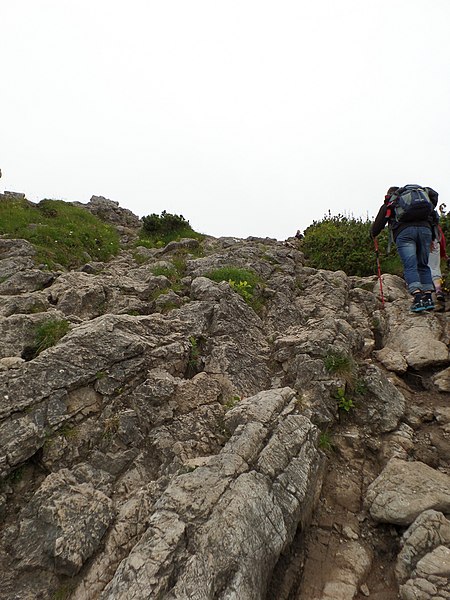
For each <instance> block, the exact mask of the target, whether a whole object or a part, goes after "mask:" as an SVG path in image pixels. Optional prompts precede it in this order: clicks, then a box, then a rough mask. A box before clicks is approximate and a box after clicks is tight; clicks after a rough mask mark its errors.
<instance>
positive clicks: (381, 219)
mask: <svg viewBox="0 0 450 600" xmlns="http://www.w3.org/2000/svg"><path fill="white" fill-rule="evenodd" d="M387 207H388V205H387V204H383V206H382V207H381V208H380V210H379V211H378V214H377V216H376V217H375V221H374V222H373V223H372V227H371V228H370V235H371V236H372V237H373V238H376V237H377V235H380V233H381V232H382V231H383V229H384V228H385V227H386V223H387V222H388V218H387V216H386V212H387Z"/></svg>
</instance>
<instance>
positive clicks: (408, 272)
mask: <svg viewBox="0 0 450 600" xmlns="http://www.w3.org/2000/svg"><path fill="white" fill-rule="evenodd" d="M437 202H438V193H437V192H435V191H434V190H433V189H432V188H430V187H421V186H418V185H406V186H404V187H402V188H399V187H397V186H395V187H390V188H389V189H388V191H387V194H386V196H385V200H384V203H383V205H382V206H381V208H380V210H379V211H378V214H377V216H376V218H375V221H374V222H373V224H372V227H371V235H372V237H374V238H375V237H377V236H378V235H379V234H380V233H381V231H382V230H383V229H384V228H385V226H386V225H387V224H389V227H390V229H391V234H392V237H393V240H394V242H395V245H396V246H397V251H398V254H399V256H400V259H401V261H402V263H403V274H404V278H405V281H406V285H407V286H408V291H409V293H410V294H411V295H412V297H413V302H412V305H411V310H412V311H413V312H420V311H423V310H430V309H433V308H434V303H433V298H432V295H431V294H432V292H433V291H434V286H433V280H432V277H431V270H430V267H429V266H428V258H429V254H430V247H431V242H432V240H433V239H434V238H435V237H436V233H435V230H436V226H437V223H438V220H439V217H438V214H437V212H436V210H435V207H436V205H437Z"/></svg>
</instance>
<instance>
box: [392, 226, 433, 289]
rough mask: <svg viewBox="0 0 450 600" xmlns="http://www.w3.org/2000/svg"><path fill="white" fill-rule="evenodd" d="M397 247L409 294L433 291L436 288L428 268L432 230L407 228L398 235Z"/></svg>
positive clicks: (427, 228)
mask: <svg viewBox="0 0 450 600" xmlns="http://www.w3.org/2000/svg"><path fill="white" fill-rule="evenodd" d="M395 245H396V246H397V251H398V253H399V256H400V258H401V261H402V263H403V271H404V273H403V274H404V277H405V281H406V285H407V286H408V290H409V292H410V293H411V294H412V293H413V292H415V291H416V290H421V291H432V290H433V289H434V286H433V280H432V278H431V270H430V267H429V266H428V257H429V255H430V246H431V229H430V228H429V227H416V226H415V225H411V226H409V227H405V229H403V230H402V231H400V233H399V234H398V235H397V238H396V240H395Z"/></svg>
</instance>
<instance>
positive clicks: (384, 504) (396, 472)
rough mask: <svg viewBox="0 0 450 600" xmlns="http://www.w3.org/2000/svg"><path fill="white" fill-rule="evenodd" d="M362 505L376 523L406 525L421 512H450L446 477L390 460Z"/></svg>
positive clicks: (418, 465) (449, 478)
mask: <svg viewBox="0 0 450 600" xmlns="http://www.w3.org/2000/svg"><path fill="white" fill-rule="evenodd" d="M365 503H366V505H367V507H368V509H369V511H370V514H371V516H372V517H373V518H374V519H376V520H377V521H381V522H385V523H395V524H397V525H410V524H411V523H412V522H413V521H414V520H415V519H416V518H417V517H418V516H419V515H420V514H421V513H422V512H423V511H425V510H429V509H434V510H437V511H442V512H444V513H445V512H449V511H450V476H449V475H446V474H444V473H441V472H439V471H436V470H435V469H432V468H431V467H428V466H427V465H425V464H424V463H421V462H418V461H414V462H405V461H403V460H399V459H397V458H392V459H391V460H390V461H389V462H388V464H387V465H386V467H385V468H384V470H383V471H382V473H381V474H380V475H379V477H377V479H376V480H375V481H374V482H373V483H372V484H371V485H370V486H369V488H368V490H367V494H366V499H365Z"/></svg>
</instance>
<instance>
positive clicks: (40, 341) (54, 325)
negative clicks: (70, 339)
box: [34, 319, 70, 356]
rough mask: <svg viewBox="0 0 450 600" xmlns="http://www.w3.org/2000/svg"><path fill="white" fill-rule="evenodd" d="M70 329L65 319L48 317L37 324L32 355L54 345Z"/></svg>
mask: <svg viewBox="0 0 450 600" xmlns="http://www.w3.org/2000/svg"><path fill="white" fill-rule="evenodd" d="M69 329H70V324H69V321H66V320H65V319H49V320H48V321H44V322H42V323H40V324H39V325H37V327H36V329H35V338H34V339H35V342H34V355H35V356H37V355H38V354H40V353H41V352H42V351H43V350H46V349H47V348H51V347H52V346H54V345H55V344H56V343H57V342H58V341H59V340H60V339H61V338H62V337H64V336H65V335H66V333H67V332H68V331H69Z"/></svg>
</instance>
